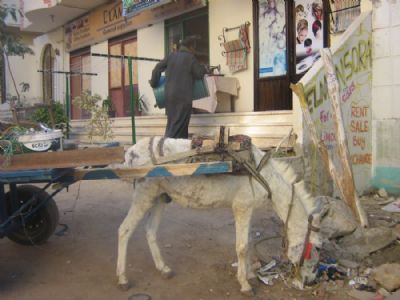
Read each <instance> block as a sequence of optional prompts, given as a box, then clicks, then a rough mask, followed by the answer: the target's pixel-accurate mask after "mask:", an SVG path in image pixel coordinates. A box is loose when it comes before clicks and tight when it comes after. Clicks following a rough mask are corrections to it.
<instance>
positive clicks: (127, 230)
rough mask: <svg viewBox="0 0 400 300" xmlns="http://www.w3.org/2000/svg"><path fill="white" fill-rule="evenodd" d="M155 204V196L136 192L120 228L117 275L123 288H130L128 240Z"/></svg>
mask: <svg viewBox="0 0 400 300" xmlns="http://www.w3.org/2000/svg"><path fill="white" fill-rule="evenodd" d="M153 205H154V198H151V197H146V195H143V194H139V193H137V192H135V193H134V200H133V202H132V205H131V208H130V209H129V212H128V215H127V216H126V217H125V219H124V221H123V222H122V224H121V226H120V227H119V230H118V262H117V277H118V286H119V287H120V288H121V289H122V290H128V289H129V283H128V279H127V277H126V255H127V250H128V242H129V238H130V237H131V235H132V233H133V232H134V231H135V228H136V226H137V225H138V223H139V222H140V220H141V219H142V218H143V216H144V215H145V214H146V213H147V212H148V211H149V209H150V208H151V207H152V206H153Z"/></svg>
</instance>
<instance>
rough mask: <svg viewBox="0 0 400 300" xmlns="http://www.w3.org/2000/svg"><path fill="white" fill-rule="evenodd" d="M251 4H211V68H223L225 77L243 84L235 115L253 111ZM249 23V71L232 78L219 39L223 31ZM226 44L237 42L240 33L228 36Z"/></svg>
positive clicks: (234, 0)
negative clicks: (226, 28) (231, 40)
mask: <svg viewBox="0 0 400 300" xmlns="http://www.w3.org/2000/svg"><path fill="white" fill-rule="evenodd" d="M252 7H253V6H252V1H251V0H210V1H209V28H210V29H209V30H210V65H212V66H216V65H221V72H222V73H223V74H225V75H226V76H233V77H236V78H237V79H238V80H239V82H240V91H239V97H238V98H237V99H236V100H235V112H250V111H253V110H254V92H253V86H254V84H253V83H254V78H253V72H254V63H253V53H254V41H253V28H254V24H253V10H252ZM245 22H250V23H251V25H250V26H249V39H250V46H251V49H250V53H249V56H248V58H247V59H248V60H247V65H248V69H247V70H245V71H240V72H238V73H234V74H231V73H230V72H229V68H228V67H227V66H226V58H225V57H224V56H222V54H221V52H222V51H223V50H224V49H223V47H221V45H220V43H221V41H220V40H218V36H219V35H221V34H222V29H223V28H224V27H228V28H229V27H236V26H239V25H241V24H243V23H245ZM225 37H226V38H227V40H230V39H237V38H238V31H237V30H233V31H230V32H227V33H225Z"/></svg>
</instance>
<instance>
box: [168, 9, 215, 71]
mask: <svg viewBox="0 0 400 300" xmlns="http://www.w3.org/2000/svg"><path fill="white" fill-rule="evenodd" d="M165 35H166V48H167V49H166V53H167V54H169V53H171V52H173V51H176V50H177V49H178V48H179V42H180V41H181V40H182V39H183V38H185V37H187V36H190V35H197V36H199V37H200V40H199V41H198V42H197V46H196V53H195V55H196V57H197V59H198V60H199V62H200V63H204V64H208V63H209V61H210V58H209V56H210V55H209V32H208V7H205V8H201V9H198V10H196V11H193V12H190V13H188V14H185V15H182V16H179V17H176V18H173V19H170V20H167V21H166V22H165Z"/></svg>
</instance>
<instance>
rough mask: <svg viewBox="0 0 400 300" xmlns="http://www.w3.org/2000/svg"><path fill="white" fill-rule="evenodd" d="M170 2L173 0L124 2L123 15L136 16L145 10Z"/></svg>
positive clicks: (125, 0)
mask: <svg viewBox="0 0 400 300" xmlns="http://www.w3.org/2000/svg"><path fill="white" fill-rule="evenodd" d="M169 2H171V0H122V15H123V16H125V17H127V16H136V15H137V14H139V13H140V12H142V11H143V10H145V9H149V8H156V7H157V6H160V5H164V4H167V3H169Z"/></svg>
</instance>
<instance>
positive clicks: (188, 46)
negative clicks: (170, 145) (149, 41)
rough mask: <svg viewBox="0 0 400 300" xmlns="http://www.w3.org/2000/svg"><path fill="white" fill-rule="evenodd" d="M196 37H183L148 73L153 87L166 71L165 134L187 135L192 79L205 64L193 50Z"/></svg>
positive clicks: (181, 136) (202, 71)
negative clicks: (175, 48) (201, 62)
mask: <svg viewBox="0 0 400 300" xmlns="http://www.w3.org/2000/svg"><path fill="white" fill-rule="evenodd" d="M197 39H198V38H197V37H196V36H189V37H187V38H185V39H184V40H183V41H182V43H181V46H180V48H179V50H178V51H177V52H174V53H171V54H170V55H169V56H168V57H166V58H164V59H163V60H162V61H161V62H159V63H158V64H157V65H156V66H155V68H154V70H153V73H152V76H151V80H150V85H151V86H152V87H153V88H154V87H156V86H157V84H158V82H159V80H160V76H161V73H162V72H164V71H165V111H166V114H167V128H166V130H165V137H169V138H176V139H177V138H181V139H187V138H188V137H189V132H188V128H189V121H190V116H191V113H192V99H193V85H194V81H195V80H196V79H202V78H203V77H204V75H205V74H206V68H205V67H204V66H202V65H200V64H199V62H198V61H197V59H196V57H195V56H194V54H193V52H194V49H195V47H196V40H197Z"/></svg>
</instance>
